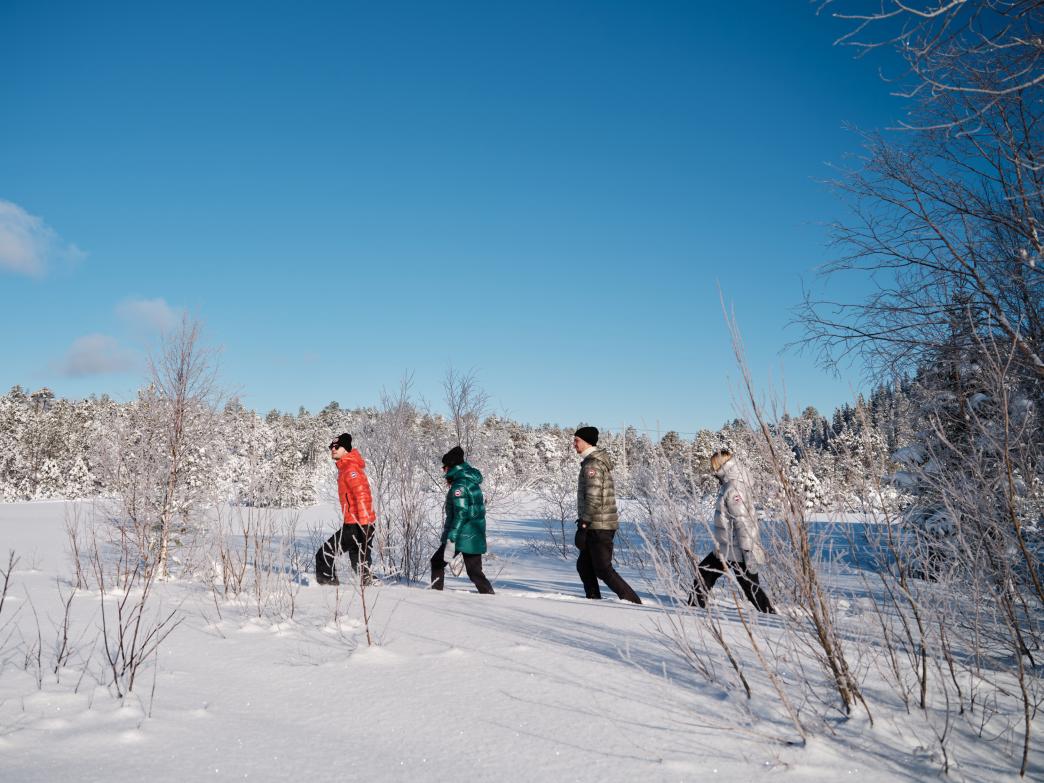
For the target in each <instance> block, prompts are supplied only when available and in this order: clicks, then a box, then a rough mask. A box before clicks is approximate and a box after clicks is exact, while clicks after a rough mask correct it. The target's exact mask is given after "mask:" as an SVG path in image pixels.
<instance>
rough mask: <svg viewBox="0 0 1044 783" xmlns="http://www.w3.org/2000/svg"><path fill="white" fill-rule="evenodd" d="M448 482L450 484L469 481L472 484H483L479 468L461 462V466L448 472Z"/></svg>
mask: <svg viewBox="0 0 1044 783" xmlns="http://www.w3.org/2000/svg"><path fill="white" fill-rule="evenodd" d="M446 480H447V481H450V482H453V481H467V482H468V483H470V484H481V483H482V474H481V473H479V471H478V468H474V467H472V466H471V465H469V464H468V463H466V462H461V463H460V464H459V465H454V466H453V467H452V468H450V469H449V470H447V471H446Z"/></svg>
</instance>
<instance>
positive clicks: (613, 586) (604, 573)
mask: <svg viewBox="0 0 1044 783" xmlns="http://www.w3.org/2000/svg"><path fill="white" fill-rule="evenodd" d="M615 535H616V531H615V530H583V529H578V530H577V533H576V538H575V539H574V543H575V544H576V547H577V549H579V550H580V556H579V557H577V558H576V572H577V573H578V574H580V581H581V582H583V583H584V593H585V594H586V595H587V597H588V598H601V597H602V591H601V590H600V589H599V587H598V580H599V579H601V580H602V581H603V582H605V584H606V586H607V587H608V588H609V589H610V590H612V591H613V592H614V593H616V595H617V596H619V597H620V599H621V600H624V601H630V602H631V603H633V604H640V603H641V602H642V599H641V598H639V597H638V594H637V593H636V592H634V590H632V589H631V586H630V585H629V584H627V582H625V581H624V578H623V577H622V576H620V575H619V574H618V573H616V569H615V568H613V537H614V536H615Z"/></svg>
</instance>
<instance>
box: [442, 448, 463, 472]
mask: <svg viewBox="0 0 1044 783" xmlns="http://www.w3.org/2000/svg"><path fill="white" fill-rule="evenodd" d="M463 461H464V449H462V448H461V447H460V446H454V447H453V448H452V449H450V450H449V451H447V452H446V453H445V454H443V455H442V465H443V467H447V468H452V467H453V466H454V465H459V464H461V463H462V462H463Z"/></svg>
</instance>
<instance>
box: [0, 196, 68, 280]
mask: <svg viewBox="0 0 1044 783" xmlns="http://www.w3.org/2000/svg"><path fill="white" fill-rule="evenodd" d="M85 255H86V254H85V253H84V252H83V251H82V250H80V249H79V248H78V247H76V245H72V244H67V243H66V242H64V241H63V240H62V238H61V237H59V236H58V234H56V233H55V231H54V229H52V228H51V227H50V226H48V225H47V224H46V223H44V222H43V220H42V219H40V218H38V217H36V215H30V214H29V213H28V212H26V211H25V210H24V209H22V208H21V207H20V206H18V205H17V204H14V203H12V202H10V201H4V200H3V199H0V270H5V271H8V272H14V273H15V274H20V275H28V276H29V277H43V276H44V275H45V274H46V273H47V271H48V269H49V268H50V267H51V266H53V265H54V264H55V263H58V262H62V261H68V262H74V261H79V260H80V259H81V258H83V257H84V256H85Z"/></svg>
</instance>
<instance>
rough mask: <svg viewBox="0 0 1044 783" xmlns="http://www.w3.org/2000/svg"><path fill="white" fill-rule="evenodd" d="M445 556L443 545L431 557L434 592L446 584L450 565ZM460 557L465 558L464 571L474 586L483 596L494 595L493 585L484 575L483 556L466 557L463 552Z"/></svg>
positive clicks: (444, 546)
mask: <svg viewBox="0 0 1044 783" xmlns="http://www.w3.org/2000/svg"><path fill="white" fill-rule="evenodd" d="M445 554H446V545H445V544H443V545H442V546H440V547H439V548H438V549H436V550H435V554H434V555H432V556H431V589H432V590H441V589H442V588H443V585H445V584H446V566H448V565H449V563H447V562H446V558H445ZM460 556H461V557H463V558H464V570H465V571H466V572H467V574H468V579H470V580H471V582H472V584H474V585H475V587H477V588H478V591H479V592H480V593H482V594H483V595H493V585H491V584H490V583H489V580H488V579H486V575H485V574H484V573H482V555H466V554H464V553H463V552H461V554H460Z"/></svg>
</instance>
